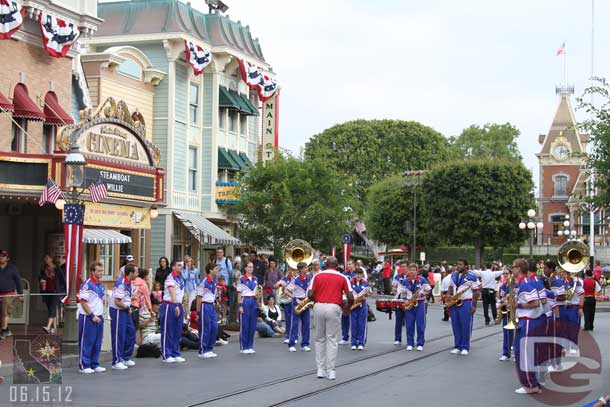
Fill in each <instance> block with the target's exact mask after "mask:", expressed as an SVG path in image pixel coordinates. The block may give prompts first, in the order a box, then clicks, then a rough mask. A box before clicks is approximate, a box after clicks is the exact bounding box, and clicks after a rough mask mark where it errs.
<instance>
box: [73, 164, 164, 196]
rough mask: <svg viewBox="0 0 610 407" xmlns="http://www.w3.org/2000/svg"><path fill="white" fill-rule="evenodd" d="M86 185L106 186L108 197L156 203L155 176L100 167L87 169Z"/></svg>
mask: <svg viewBox="0 0 610 407" xmlns="http://www.w3.org/2000/svg"><path fill="white" fill-rule="evenodd" d="M85 180H86V181H85V185H91V184H93V183H95V182H96V181H98V180H99V181H101V182H102V183H104V184H106V188H107V189H108V196H115V197H117V198H127V199H141V200H145V201H155V200H156V199H155V196H156V190H155V175H154V174H146V173H141V172H136V171H129V170H123V169H116V168H111V167H106V166H100V165H91V164H89V165H87V166H86V167H85Z"/></svg>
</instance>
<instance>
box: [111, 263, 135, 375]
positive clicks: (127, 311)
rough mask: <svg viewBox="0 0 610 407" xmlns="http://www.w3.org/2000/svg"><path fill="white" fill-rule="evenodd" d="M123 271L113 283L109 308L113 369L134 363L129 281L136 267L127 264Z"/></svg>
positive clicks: (124, 367)
mask: <svg viewBox="0 0 610 407" xmlns="http://www.w3.org/2000/svg"><path fill="white" fill-rule="evenodd" d="M124 271H125V274H124V275H123V276H121V277H119V278H118V279H117V281H116V282H115V283H114V288H113V289H112V299H111V300H110V310H109V311H110V329H111V331H110V333H111V336H112V368H113V369H115V370H125V369H127V368H129V367H132V366H135V364H136V363H135V362H134V361H133V360H131V355H132V353H133V344H134V343H135V341H136V327H135V325H134V323H133V319H132V318H131V292H132V285H131V282H132V281H133V280H135V279H136V268H135V267H134V265H133V264H127V265H126V266H125V270H124ZM132 341H133V343H132Z"/></svg>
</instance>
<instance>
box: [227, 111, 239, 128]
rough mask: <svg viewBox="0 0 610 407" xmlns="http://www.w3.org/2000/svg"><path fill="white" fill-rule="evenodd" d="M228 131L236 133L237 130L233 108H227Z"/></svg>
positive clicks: (235, 114) (235, 113)
mask: <svg viewBox="0 0 610 407" xmlns="http://www.w3.org/2000/svg"><path fill="white" fill-rule="evenodd" d="M228 127H229V131H230V132H233V133H236V132H237V112H235V111H233V110H229V126H228Z"/></svg>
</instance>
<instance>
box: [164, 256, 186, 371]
mask: <svg viewBox="0 0 610 407" xmlns="http://www.w3.org/2000/svg"><path fill="white" fill-rule="evenodd" d="M182 267H184V264H183V263H182V262H181V261H179V260H172V262H171V263H170V269H171V273H170V274H169V275H168V276H167V278H166V279H165V286H164V290H163V304H161V309H160V310H159V321H160V324H161V357H162V358H163V362H166V363H176V362H177V363H182V362H186V359H184V358H183V357H182V354H181V353H180V342H181V338H182V325H183V323H184V308H183V307H182V301H183V300H184V286H185V283H184V279H183V278H182Z"/></svg>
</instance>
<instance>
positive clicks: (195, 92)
mask: <svg viewBox="0 0 610 407" xmlns="http://www.w3.org/2000/svg"><path fill="white" fill-rule="evenodd" d="M198 111H199V86H198V85H195V84H194V83H191V88H190V91H189V112H190V115H191V123H193V124H197V115H198Z"/></svg>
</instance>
